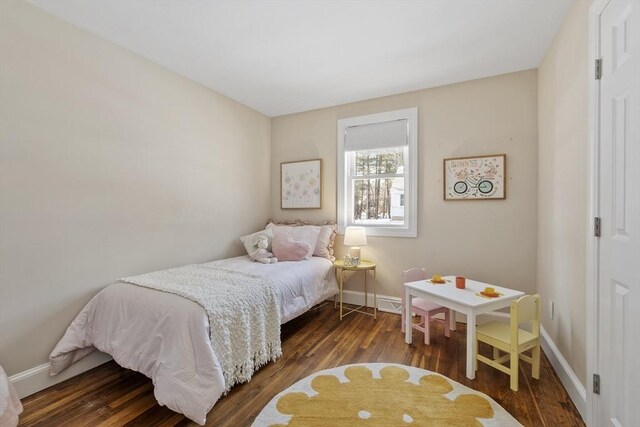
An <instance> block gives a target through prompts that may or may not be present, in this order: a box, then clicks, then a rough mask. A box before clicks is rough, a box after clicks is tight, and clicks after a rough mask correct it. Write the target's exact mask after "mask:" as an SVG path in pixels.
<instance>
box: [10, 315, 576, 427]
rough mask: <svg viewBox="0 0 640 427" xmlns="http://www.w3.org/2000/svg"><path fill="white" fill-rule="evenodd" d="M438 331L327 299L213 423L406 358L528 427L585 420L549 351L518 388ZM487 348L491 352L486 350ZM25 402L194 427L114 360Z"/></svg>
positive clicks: (292, 328) (92, 417)
mask: <svg viewBox="0 0 640 427" xmlns="http://www.w3.org/2000/svg"><path fill="white" fill-rule="evenodd" d="M432 328H433V329H432V334H431V335H432V338H431V345H430V346H425V345H424V344H423V342H422V339H423V337H422V334H420V333H419V332H417V331H414V339H413V342H414V343H413V344H412V345H411V346H408V345H407V344H405V342H404V336H403V334H401V333H400V316H398V315H395V314H389V313H379V316H378V319H377V320H374V319H373V318H371V317H368V316H365V315H362V314H358V313H354V314H351V315H349V316H348V317H346V318H345V319H344V320H343V321H342V322H340V321H339V320H338V316H337V314H336V312H335V311H334V308H333V304H326V305H324V306H322V307H320V308H318V309H316V310H313V311H311V312H308V313H306V314H304V315H303V316H301V317H299V318H297V319H295V320H292V321H291V322H289V323H287V324H285V325H283V327H282V340H283V343H282V346H283V353H284V355H283V356H282V357H281V358H280V359H278V361H277V362H275V363H271V364H269V365H267V366H265V367H263V368H262V369H260V370H259V371H258V372H257V373H256V374H255V375H254V377H253V379H252V380H251V382H250V383H247V384H243V385H241V386H238V387H235V388H234V389H233V390H232V391H231V392H230V393H229V395H227V396H226V397H223V398H222V399H220V400H219V401H218V402H217V403H216V405H215V406H214V407H213V409H212V410H211V412H210V413H209V415H208V417H207V425H208V426H234V427H235V426H247V425H251V423H252V421H253V419H254V418H255V417H256V416H257V415H258V413H259V412H260V411H261V409H262V408H263V407H264V406H265V405H266V404H267V403H268V402H269V401H270V400H271V398H273V396H275V395H276V394H277V393H279V392H280V391H282V390H284V389H286V388H287V387H289V386H290V385H292V384H293V383H295V382H296V381H298V380H300V379H302V378H304V377H306V376H308V375H309V374H311V373H313V372H316V371H320V370H322V369H327V368H332V367H336V366H340V365H345V364H350V363H364V362H390V363H402V364H406V365H412V366H417V367H420V368H424V369H428V370H431V371H435V372H438V373H440V374H443V375H446V376H447V377H449V378H451V379H453V380H455V381H458V382H460V383H462V384H464V385H466V386H468V387H471V388H473V389H476V390H479V391H481V392H483V393H486V394H487V395H489V396H491V397H492V398H493V399H494V400H495V401H496V402H498V403H499V404H500V405H502V406H503V407H504V408H505V409H506V410H507V411H509V413H511V414H512V415H513V416H514V417H515V418H517V419H518V420H519V421H520V422H521V423H522V424H524V425H525V426H536V427H538V426H548V427H553V426H583V425H584V423H583V422H582V420H581V418H580V415H579V414H578V411H577V410H576V408H575V406H574V405H573V403H572V402H571V400H570V398H569V396H568V395H567V392H566V391H565V389H564V388H563V386H562V384H561V383H560V380H559V379H558V377H557V375H556V374H555V372H554V371H553V369H552V368H551V365H550V364H549V361H548V360H547V358H546V357H545V356H544V355H543V358H542V367H541V379H540V380H533V379H532V378H531V377H530V372H531V371H530V368H529V365H527V364H526V363H523V364H522V367H521V370H520V391H519V392H513V391H511V390H510V389H509V377H508V376H507V375H506V374H503V373H501V372H498V371H497V370H495V369H493V368H490V367H488V366H486V365H483V364H480V366H479V370H478V374H477V376H476V379H475V380H469V379H467V378H466V377H465V336H466V335H465V331H464V324H458V330H457V331H455V332H452V336H451V338H448V339H447V338H445V337H444V336H443V330H442V326H441V325H440V324H437V326H436V324H435V323H434V324H432ZM481 351H484V352H485V354H488V353H489V349H488V348H484V347H481ZM23 404H24V408H25V410H24V413H23V414H22V416H21V421H20V425H23V426H76V425H77V426H98V425H114V426H122V425H127V426H134V425H139V426H187V425H195V424H194V423H192V422H190V421H189V420H188V419H185V418H184V417H183V416H182V415H180V414H176V413H175V412H172V411H171V410H169V409H167V408H165V407H161V406H159V405H158V404H157V403H156V401H155V399H154V397H153V389H152V384H151V380H149V379H148V378H146V377H145V376H143V375H142V374H139V373H136V372H133V371H129V370H126V369H123V368H120V367H119V366H118V365H116V364H115V363H114V362H109V363H106V364H104V365H102V366H99V367H97V368H95V369H93V370H91V371H88V372H85V373H84V374H82V375H79V376H77V377H74V378H72V379H70V380H67V381H65V382H62V383H60V384H58V385H56V386H54V387H51V388H49V389H47V390H43V391H41V392H39V393H37V394H34V395H32V396H30V397H28V398H26V399H24V400H23Z"/></svg>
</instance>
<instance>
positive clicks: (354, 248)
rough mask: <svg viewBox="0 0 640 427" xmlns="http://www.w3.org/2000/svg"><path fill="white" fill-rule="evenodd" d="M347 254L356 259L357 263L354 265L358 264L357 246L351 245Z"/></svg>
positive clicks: (358, 250)
mask: <svg viewBox="0 0 640 427" xmlns="http://www.w3.org/2000/svg"><path fill="white" fill-rule="evenodd" d="M349 255H350V256H351V259H354V258H355V259H356V260H357V263H356V264H355V265H360V247H359V246H352V247H351V249H350V250H349Z"/></svg>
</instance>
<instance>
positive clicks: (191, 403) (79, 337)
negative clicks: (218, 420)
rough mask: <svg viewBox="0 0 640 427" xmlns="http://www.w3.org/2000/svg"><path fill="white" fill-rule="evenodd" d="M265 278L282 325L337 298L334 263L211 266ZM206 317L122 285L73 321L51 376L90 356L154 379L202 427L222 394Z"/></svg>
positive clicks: (176, 299) (162, 395) (176, 300)
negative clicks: (101, 355)
mask: <svg viewBox="0 0 640 427" xmlns="http://www.w3.org/2000/svg"><path fill="white" fill-rule="evenodd" d="M208 265H213V266H216V267H219V268H225V269H228V270H233V271H240V272H245V273H250V274H255V275H262V276H267V277H269V278H270V279H271V280H272V281H273V283H274V284H275V285H276V289H277V294H278V299H279V302H280V319H281V323H285V322H287V321H289V320H291V319H293V318H295V317H297V316H299V315H300V314H302V313H304V312H306V311H307V310H309V309H310V308H311V307H313V306H314V305H316V304H318V303H319V302H321V301H323V300H325V299H327V298H329V297H331V296H333V295H335V294H336V293H337V292H338V288H337V284H336V280H335V275H334V273H333V264H332V262H331V261H329V260H327V259H325V258H320V257H312V258H311V259H309V260H304V261H298V262H279V263H275V264H262V263H258V262H253V261H251V260H250V259H249V257H247V256H241V257H236V258H228V259H224V260H219V261H213V262H211V263H208ZM210 326H211V327H215V325H209V321H208V318H207V314H206V312H205V310H204V309H203V308H202V307H201V306H200V305H198V304H197V303H195V302H192V301H190V300H187V299H185V298H182V297H180V296H177V295H174V294H169V293H165V292H160V291H156V290H153V289H149V288H143V287H139V286H136V285H131V284H127V283H120V282H118V283H114V284H112V285H109V286H107V287H106V288H105V289H103V290H102V291H100V292H99V293H98V294H97V295H96V296H95V297H93V298H92V299H91V301H89V302H88V303H87V305H86V306H85V307H84V308H83V309H82V311H81V312H80V313H79V314H78V316H77V317H76V318H75V320H74V321H73V322H72V323H71V325H70V326H69V328H68V329H67V331H66V333H65V335H64V336H63V338H62V339H61V340H60V342H59V343H58V344H57V345H56V347H55V349H54V350H53V352H52V353H51V355H50V357H49V360H50V362H51V375H56V374H57V373H59V372H61V371H63V370H64V369H66V368H67V367H68V366H70V365H71V364H73V363H75V362H76V361H78V360H80V359H81V358H83V357H84V356H86V355H87V354H89V353H91V352H92V351H94V350H95V349H98V350H100V351H102V352H105V353H108V354H109V355H111V356H112V357H113V359H114V360H115V361H116V362H117V363H118V364H119V365H120V366H123V367H125V368H128V369H132V370H135V371H138V372H141V373H143V374H144V375H146V376H148V377H149V378H151V379H152V380H153V383H154V394H155V397H156V400H157V401H158V403H159V404H160V405H166V406H167V407H168V408H170V409H172V410H173V411H176V412H179V413H182V414H184V415H185V416H187V417H188V418H190V419H191V420H193V421H195V422H197V423H199V424H204V423H205V421H206V415H207V413H208V412H209V410H211V408H212V407H213V405H214V404H215V402H216V401H217V400H218V399H219V398H220V397H221V396H222V393H223V391H224V389H225V387H224V379H223V376H222V370H221V368H220V364H219V362H218V359H217V357H216V355H215V353H214V352H213V350H212V348H211V345H210V342H209V327H210Z"/></svg>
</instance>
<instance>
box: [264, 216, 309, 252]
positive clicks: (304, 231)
mask: <svg viewBox="0 0 640 427" xmlns="http://www.w3.org/2000/svg"><path fill="white" fill-rule="evenodd" d="M265 230H269V231H271V232H272V233H288V234H289V235H291V237H292V238H293V240H301V241H303V242H307V243H308V244H309V246H311V252H312V253H313V249H314V248H315V247H316V243H318V237H319V236H320V227H318V226H317V225H300V226H296V227H290V226H288V225H276V224H273V223H271V224H268V225H267V228H266V229H265Z"/></svg>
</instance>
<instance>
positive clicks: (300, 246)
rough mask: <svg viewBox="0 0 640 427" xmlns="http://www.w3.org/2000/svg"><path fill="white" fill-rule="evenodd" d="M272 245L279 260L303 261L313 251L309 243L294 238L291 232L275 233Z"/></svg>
mask: <svg viewBox="0 0 640 427" xmlns="http://www.w3.org/2000/svg"><path fill="white" fill-rule="evenodd" d="M271 245H272V250H273V255H275V257H276V258H278V261H301V260H303V259H305V258H307V257H309V256H311V253H312V252H313V248H312V247H311V245H310V244H309V243H307V242H303V241H299V240H293V237H291V234H289V233H283V232H280V233H275V235H274V236H273V241H272V243H271Z"/></svg>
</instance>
